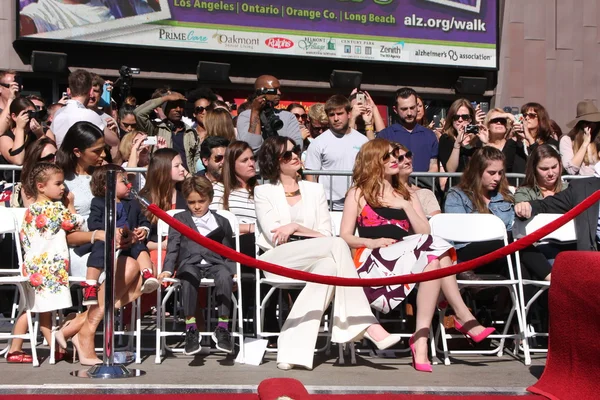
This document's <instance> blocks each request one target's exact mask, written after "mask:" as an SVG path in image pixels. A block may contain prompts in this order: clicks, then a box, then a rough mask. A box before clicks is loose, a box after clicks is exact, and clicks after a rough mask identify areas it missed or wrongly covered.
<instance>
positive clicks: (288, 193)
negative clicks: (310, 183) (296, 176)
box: [285, 188, 300, 197]
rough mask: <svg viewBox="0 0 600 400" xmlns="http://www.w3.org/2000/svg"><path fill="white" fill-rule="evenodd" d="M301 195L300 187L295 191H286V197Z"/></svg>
mask: <svg viewBox="0 0 600 400" xmlns="http://www.w3.org/2000/svg"><path fill="white" fill-rule="evenodd" d="M299 195H300V188H298V189H296V190H294V191H293V192H285V197H296V196H299Z"/></svg>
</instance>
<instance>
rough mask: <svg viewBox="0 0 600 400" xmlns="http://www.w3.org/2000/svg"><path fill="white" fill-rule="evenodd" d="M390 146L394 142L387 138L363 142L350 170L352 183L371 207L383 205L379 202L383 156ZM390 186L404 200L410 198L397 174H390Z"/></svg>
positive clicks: (381, 188)
mask: <svg viewBox="0 0 600 400" xmlns="http://www.w3.org/2000/svg"><path fill="white" fill-rule="evenodd" d="M390 146H392V147H393V146H394V144H392V142H390V141H389V140H386V139H381V138H377V139H373V140H371V141H369V142H367V143H365V144H363V145H362V147H361V148H360V151H359V152H358V155H357V156H356V162H355V163H354V169H353V170H352V184H353V187H354V188H356V189H359V190H360V191H361V192H362V195H363V196H364V197H365V201H366V202H367V204H369V205H370V206H371V207H382V206H383V204H382V203H381V195H382V194H383V182H384V179H383V178H384V176H383V175H384V171H385V162H384V161H383V157H385V155H386V154H387V153H388V152H389V151H390V150H389V149H390ZM392 188H393V190H394V191H395V192H396V193H398V194H399V195H400V196H402V197H403V198H404V199H405V200H410V192H409V191H408V188H407V187H406V186H405V185H404V184H403V183H402V182H401V181H400V176H399V175H394V176H392Z"/></svg>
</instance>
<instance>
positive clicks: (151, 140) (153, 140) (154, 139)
mask: <svg viewBox="0 0 600 400" xmlns="http://www.w3.org/2000/svg"><path fill="white" fill-rule="evenodd" d="M157 143H158V138H157V137H156V136H148V137H147V138H146V140H144V141H143V142H142V144H143V145H144V146H156V145H157Z"/></svg>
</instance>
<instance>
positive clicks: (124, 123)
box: [121, 122, 137, 129]
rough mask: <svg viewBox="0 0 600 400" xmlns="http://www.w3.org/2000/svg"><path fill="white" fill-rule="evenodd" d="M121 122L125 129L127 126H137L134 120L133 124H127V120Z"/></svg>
mask: <svg viewBox="0 0 600 400" xmlns="http://www.w3.org/2000/svg"><path fill="white" fill-rule="evenodd" d="M121 123H122V124H123V127H124V128H125V129H128V128H133V129H135V128H137V123H136V122H134V123H133V124H128V123H127V122H121Z"/></svg>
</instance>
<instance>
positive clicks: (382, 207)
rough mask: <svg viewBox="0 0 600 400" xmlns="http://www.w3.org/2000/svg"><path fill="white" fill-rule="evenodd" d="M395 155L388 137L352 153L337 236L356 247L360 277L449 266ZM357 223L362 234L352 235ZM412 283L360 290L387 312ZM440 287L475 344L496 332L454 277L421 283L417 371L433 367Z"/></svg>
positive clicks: (414, 345) (446, 248)
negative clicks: (432, 333) (431, 342)
mask: <svg viewBox="0 0 600 400" xmlns="http://www.w3.org/2000/svg"><path fill="white" fill-rule="evenodd" d="M399 154H400V149H399V148H398V147H395V146H394V145H393V144H392V143H391V142H390V141H388V140H385V139H374V140H371V141H370V142H368V143H365V144H364V145H363V146H362V147H361V149H360V151H359V152H358V155H357V157H356V164H355V165H354V170H353V173H352V178H353V187H352V188H351V189H350V190H349V191H348V194H347V196H346V202H345V203H344V215H343V217H342V226H341V234H340V236H341V237H342V238H343V239H344V240H345V241H346V242H347V243H348V244H349V245H350V247H351V248H354V249H358V251H357V252H356V256H355V264H356V265H359V267H358V275H359V276H360V277H376V276H377V277H378V276H389V275H406V274H411V273H420V272H423V271H432V270H435V269H439V268H440V267H441V268H445V267H449V266H451V265H452V264H453V259H452V258H453V257H455V254H454V249H453V248H452V246H451V245H450V244H449V243H448V242H446V241H444V240H442V239H439V238H436V237H433V236H431V235H429V233H430V227H429V223H428V222H427V218H426V217H425V214H424V213H423V210H422V208H421V205H420V203H419V200H418V198H417V196H416V195H414V194H411V193H410V192H409V190H408V189H407V188H406V186H404V184H403V183H402V181H401V179H400V176H399V173H400V165H399V163H398V158H399ZM357 224H358V232H359V234H360V237H359V236H355V235H354V231H355V228H356V226H357ZM378 268H379V270H378ZM381 268H384V270H383V271H382V270H381ZM414 287H415V284H408V285H400V286H398V287H385V288H382V287H378V288H364V292H365V293H366V295H367V299H368V300H369V301H370V302H371V306H372V307H374V308H378V309H380V310H382V311H383V312H389V311H390V310H391V309H393V308H395V307H396V306H398V305H399V304H401V303H402V301H403V300H404V299H405V298H406V296H408V294H409V293H410V291H411V290H412V289H413V288H414ZM440 289H441V290H442V292H443V293H444V295H445V297H446V299H447V300H448V302H449V303H450V305H451V306H452V307H453V309H454V311H455V312H456V318H455V327H456V329H457V330H459V331H460V332H462V333H463V334H464V335H466V336H468V337H470V338H472V339H473V340H474V341H476V342H480V341H481V340H483V339H485V338H486V337H487V336H489V335H490V334H491V333H492V332H493V331H494V328H484V327H483V326H481V325H480V324H479V323H478V322H477V320H476V319H475V317H473V315H472V314H471V312H470V311H469V309H468V308H467V306H466V305H465V303H464V302H463V300H462V297H461V296H460V292H459V291H458V285H457V284H456V278H455V277H454V276H448V277H446V278H443V279H439V280H434V281H428V282H423V283H420V284H419V291H418V293H417V322H416V324H417V326H416V330H415V333H414V335H413V336H412V337H411V340H410V347H411V350H412V353H413V366H414V368H415V369H416V370H418V371H424V372H431V371H432V369H431V365H430V363H429V360H428V358H427V338H428V335H429V327H430V326H431V320H432V318H433V314H434V312H435V309H436V304H437V301H438V297H439V294H440Z"/></svg>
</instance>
